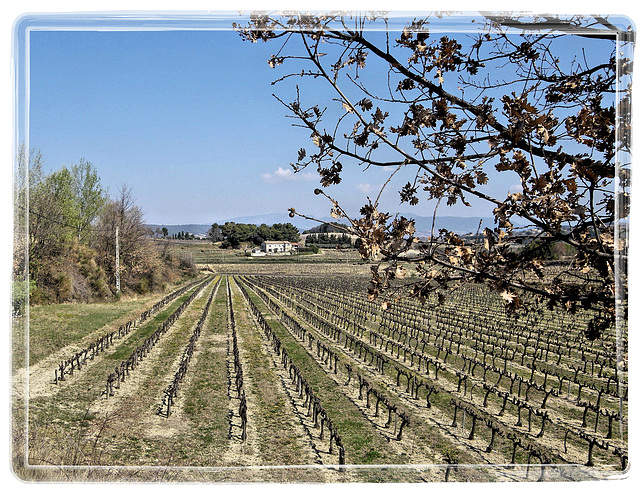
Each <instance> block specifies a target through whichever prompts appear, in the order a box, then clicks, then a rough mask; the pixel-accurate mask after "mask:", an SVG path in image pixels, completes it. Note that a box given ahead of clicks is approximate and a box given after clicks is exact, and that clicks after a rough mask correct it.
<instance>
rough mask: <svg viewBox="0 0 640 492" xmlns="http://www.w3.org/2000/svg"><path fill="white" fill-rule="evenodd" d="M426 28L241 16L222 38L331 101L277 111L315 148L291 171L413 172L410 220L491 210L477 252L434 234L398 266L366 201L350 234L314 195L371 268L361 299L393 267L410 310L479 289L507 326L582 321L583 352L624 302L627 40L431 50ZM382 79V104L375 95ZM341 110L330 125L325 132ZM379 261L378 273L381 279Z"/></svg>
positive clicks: (487, 34)
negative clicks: (467, 208)
mask: <svg viewBox="0 0 640 492" xmlns="http://www.w3.org/2000/svg"><path fill="white" fill-rule="evenodd" d="M439 17H441V16H438V15H430V16H426V17H425V18H423V19H414V20H412V21H410V22H408V23H407V24H406V26H405V27H404V28H403V29H402V30H401V31H400V30H394V29H393V28H392V27H389V26H390V24H389V23H388V22H387V20H386V19H383V18H378V17H376V16H375V15H365V16H358V15H342V14H326V15H306V14H288V15H283V16H268V15H254V16H252V17H251V21H250V22H249V24H248V25H246V26H242V27H241V26H236V28H237V30H238V31H239V33H240V34H241V36H242V37H243V38H244V39H247V40H250V41H252V42H256V41H257V40H263V41H272V42H273V41H276V40H279V39H282V40H283V42H282V47H281V48H280V50H279V51H278V57H277V63H275V62H273V60H271V63H270V65H271V66H272V68H275V67H276V65H277V66H278V69H281V68H280V67H281V66H289V67H291V68H290V72H289V75H287V76H285V77H283V78H287V77H289V76H298V77H300V78H301V79H303V80H307V81H309V83H311V80H321V81H323V82H324V83H325V84H326V85H327V86H328V87H329V88H330V89H331V90H332V91H333V100H332V101H331V102H329V103H328V104H332V105H336V106H334V107H332V110H331V111H328V108H323V107H322V106H321V104H320V102H318V104H315V105H313V106H311V107H309V108H306V109H305V107H304V106H303V104H302V102H301V96H300V89H299V90H298V94H297V95H296V98H295V100H293V101H292V102H290V103H286V102H283V101H282V100H281V102H282V103H283V105H284V106H285V108H286V109H287V110H288V111H289V112H290V113H291V115H292V116H293V117H295V118H296V119H297V120H298V121H297V124H298V126H302V127H303V128H306V129H307V130H308V131H309V134H310V136H311V139H312V141H313V144H314V147H315V148H314V150H313V151H311V152H308V151H307V150H305V149H300V150H299V151H298V160H297V162H296V163H295V164H293V165H292V166H293V168H294V169H295V170H296V171H299V170H301V169H304V168H305V167H307V166H310V165H311V166H314V167H316V168H317V170H318V172H319V174H320V177H321V180H320V181H321V184H322V185H323V187H328V186H331V185H335V184H338V183H340V181H341V173H342V170H343V169H344V168H346V167H347V166H349V165H356V164H364V165H366V166H380V167H386V166H392V167H395V168H400V167H413V168H415V170H416V175H415V180H414V182H413V183H411V182H409V183H407V184H406V185H404V187H403V188H402V189H401V191H400V198H401V201H402V202H408V203H410V204H411V205H416V204H417V203H419V201H420V194H421V193H422V194H424V195H425V196H426V198H427V199H431V200H437V201H438V203H440V201H442V200H444V202H445V203H446V204H447V205H454V204H456V203H458V202H462V203H464V204H466V205H468V199H469V197H473V198H474V199H476V200H479V201H481V202H485V203H488V204H490V205H491V206H492V207H493V215H494V220H495V223H494V225H493V227H486V228H485V229H484V231H483V232H482V234H481V235H480V234H478V238H477V241H475V242H473V243H470V244H468V243H465V242H464V241H463V240H462V238H460V237H458V235H456V234H455V233H453V232H451V231H447V230H440V231H437V232H435V231H434V233H432V234H431V237H430V238H429V239H428V241H427V242H426V243H423V244H422V246H421V248H420V254H419V255H417V256H414V257H411V258H409V257H407V256H406V254H405V253H406V252H407V251H408V249H409V248H410V247H411V245H412V244H413V242H414V239H415V238H414V233H415V228H414V227H413V224H412V223H411V221H409V220H407V219H406V218H403V217H396V218H392V217H391V215H390V214H388V213H385V212H382V211H380V210H378V204H377V202H374V203H372V202H371V201H369V203H367V204H365V205H364V206H363V207H362V209H361V210H360V214H361V217H360V218H349V217H348V216H347V214H346V213H345V212H344V211H343V210H342V209H341V207H340V205H339V204H338V202H337V201H336V200H335V199H333V198H331V197H330V196H329V195H328V194H325V192H323V191H322V190H316V193H317V194H318V193H322V194H323V195H326V196H327V197H328V198H329V199H330V200H331V202H332V215H333V216H334V217H347V218H348V219H349V221H350V223H351V226H350V227H349V232H352V233H354V234H357V235H358V236H359V237H360V238H361V240H362V246H361V248H360V253H361V255H362V257H363V258H365V259H368V260H371V261H374V262H376V264H375V266H374V267H373V268H372V282H371V287H370V290H369V295H370V297H371V298H375V297H376V296H378V295H380V294H382V293H383V292H385V291H387V290H388V289H389V288H390V287H391V284H392V282H391V281H392V280H394V279H395V278H397V277H398V274H397V272H398V264H399V262H406V261H411V262H415V263H417V265H418V267H417V271H418V273H419V274H420V280H419V281H418V282H417V283H414V285H413V286H411V287H410V295H413V296H416V297H418V298H420V299H426V298H427V296H428V294H429V293H430V292H434V291H437V292H438V294H439V295H440V296H442V292H443V289H445V288H448V287H451V286H452V285H455V284H456V283H459V282H463V281H473V282H483V283H487V284H489V285H490V286H492V287H493V288H494V289H496V290H498V291H499V292H501V295H502V298H503V299H504V301H505V307H506V309H507V310H508V311H510V312H514V313H515V312H518V311H520V310H522V309H531V308H535V307H536V306H537V307H542V306H547V307H554V306H561V307H563V308H564V309H567V310H570V311H574V310H576V309H595V310H596V311H595V312H596V313H597V314H595V315H594V318H593V330H592V333H590V336H597V335H598V333H599V332H600V331H601V330H602V329H603V327H605V326H606V325H608V324H610V323H613V322H615V320H616V316H621V315H624V311H620V310H616V298H619V299H622V300H624V299H626V292H627V283H626V275H625V265H626V251H627V244H626V241H625V237H626V234H625V226H624V223H623V222H621V221H622V220H624V219H625V218H626V217H627V215H628V186H629V162H630V155H629V151H630V149H629V129H630V120H629V113H628V111H629V108H630V104H629V102H630V66H631V61H630V54H629V53H630V51H629V48H628V47H629V45H630V44H631V43H632V40H633V33H632V32H630V31H628V30H627V29H626V27H620V26H617V25H614V22H612V21H610V20H608V19H606V18H601V17H575V16H574V17H565V18H560V17H558V18H550V17H526V18H525V17H506V16H499V15H485V17H484V18H476V19H465V18H462V19H461V20H460V22H461V23H462V22H465V21H466V22H468V24H467V27H468V28H469V29H473V28H475V29H477V32H476V34H475V35H474V37H473V39H471V40H470V37H469V36H459V35H448V36H442V35H440V34H438V22H439ZM373 24H375V27H376V29H371V30H369V28H368V27H369V26H370V25H373ZM432 26H433V27H434V28H435V29H433V32H432V30H431V29H432ZM378 27H380V28H381V29H382V30H383V33H382V35H381V34H380V33H379V30H378V29H377V28H378ZM576 39H579V40H580V41H581V42H582V43H584V44H585V45H586V48H585V49H584V50H580V59H578V56H575V57H572V56H571V55H570V54H568V50H570V49H575V47H574V48H570V47H571V46H575V40H576ZM616 40H617V41H620V42H621V43H622V44H621V45H618V44H617V43H616V42H615V41H616ZM296 42H297V44H296ZM294 45H295V46H297V48H296V49H293V48H292V47H293V46H294ZM619 46H622V48H623V49H622V56H620V57H616V53H615V50H616V49H617V48H618V47H619ZM288 50H289V51H290V52H291V55H288V54H287V52H288ZM300 65H302V66H303V68H302V70H299V67H300ZM372 66H375V67H376V68H371V67H372ZM380 67H383V69H382V71H386V73H381V70H380ZM368 70H369V71H371V72H372V73H371V74H369V72H367V71H368ZM376 70H377V72H376ZM382 77H384V78H385V79H386V80H387V81H388V83H387V86H388V91H384V90H382V89H380V88H379V87H380V85H379V84H375V83H374V80H375V79H376V78H378V79H380V78H382ZM283 78H281V79H279V80H282V79H283ZM302 87H303V88H304V86H302ZM615 94H617V95H618V96H619V98H620V100H621V104H620V106H619V108H616V101H615V99H616V98H615V96H614V95H615ZM316 97H320V96H319V95H317V94H316ZM355 101H358V102H355ZM374 108H375V109H374ZM340 109H341V110H342V113H341V114H342V115H341V116H339V117H335V116H334V117H331V116H326V115H330V114H331V115H336V114H339V113H336V111H339V110H340ZM325 119H326V121H325ZM616 161H617V163H618V166H617V167H616ZM500 173H502V174H505V173H506V174H509V175H511V176H513V178H512V179H513V180H514V181H516V182H518V183H519V184H520V188H521V190H519V191H517V192H511V193H509V192H506V193H505V191H504V190H502V191H500V190H497V189H496V188H492V187H491V186H490V185H491V184H492V180H494V179H495V178H496V177H497V176H498V175H499V174H500ZM616 187H618V189H619V190H621V191H620V192H619V193H618V192H616ZM291 210H292V212H291V213H292V214H296V213H297V212H295V210H294V209H291ZM436 210H437V207H436ZM514 218H517V219H519V221H521V222H524V223H526V224H527V225H528V226H529V228H530V231H531V230H532V231H533V234H534V236H535V238H536V239H537V240H538V241H540V242H541V243H542V244H543V245H550V244H558V243H560V244H566V245H568V246H570V247H571V248H573V249H574V250H575V251H576V255H575V257H574V258H573V260H572V261H571V264H570V265H569V266H568V268H567V269H565V270H564V273H562V274H558V275H552V276H550V275H548V273H547V272H546V271H545V269H544V268H543V261H544V258H543V257H542V255H537V254H536V249H535V248H533V253H531V254H528V255H526V256H523V255H520V254H519V253H518V248H519V246H520V245H521V244H522V243H523V242H524V241H526V237H525V236H524V235H523V231H522V229H521V228H519V227H516V226H515V225H514V221H513V219H514ZM530 231H528V232H529V234H531V232H530ZM478 232H480V231H478ZM380 261H384V262H387V263H388V264H389V265H388V266H387V267H385V268H380V266H379V265H378V262H380ZM619 305H620V306H622V305H624V303H620V304H619Z"/></svg>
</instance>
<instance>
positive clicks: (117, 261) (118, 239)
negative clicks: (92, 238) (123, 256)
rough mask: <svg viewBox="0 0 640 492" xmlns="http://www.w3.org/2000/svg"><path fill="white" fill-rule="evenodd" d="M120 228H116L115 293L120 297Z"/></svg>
mask: <svg viewBox="0 0 640 492" xmlns="http://www.w3.org/2000/svg"><path fill="white" fill-rule="evenodd" d="M119 233H120V228H119V227H118V226H116V292H117V293H118V295H120V237H119Z"/></svg>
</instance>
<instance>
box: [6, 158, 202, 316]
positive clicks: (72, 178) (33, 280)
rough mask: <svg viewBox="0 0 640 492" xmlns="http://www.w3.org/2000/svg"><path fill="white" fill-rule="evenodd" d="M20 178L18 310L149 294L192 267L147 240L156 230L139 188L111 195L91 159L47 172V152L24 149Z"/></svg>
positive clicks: (16, 222) (17, 203)
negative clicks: (146, 222) (137, 195)
mask: <svg viewBox="0 0 640 492" xmlns="http://www.w3.org/2000/svg"><path fill="white" fill-rule="evenodd" d="M16 175H17V179H16V182H15V185H14V186H15V189H14V197H15V198H14V199H15V207H14V238H15V239H14V263H13V271H14V280H15V282H14V294H16V296H15V297H16V299H15V301H14V310H15V311H17V312H19V311H21V310H22V309H23V308H24V303H25V302H26V299H27V297H28V298H29V299H30V300H31V302H33V303H49V302H66V301H71V300H80V301H89V300H93V299H96V298H110V297H114V296H115V297H117V296H119V295H120V293H121V292H138V293H146V292H148V291H150V290H154V289H156V288H159V287H162V286H163V285H165V284H166V283H167V282H170V281H172V280H174V279H175V278H176V275H179V269H180V266H182V267H186V266H187V265H180V263H177V262H174V260H173V259H172V258H171V256H170V255H169V253H168V252H167V251H166V250H165V251H161V250H158V249H157V248H156V247H155V246H154V245H153V244H152V243H151V242H150V241H148V240H147V239H148V237H149V236H150V235H151V233H152V232H151V231H150V230H149V229H148V228H147V227H146V226H145V225H144V220H143V219H144V214H143V211H142V209H141V208H140V207H138V206H137V205H136V204H135V198H134V196H133V192H132V189H131V188H130V187H129V186H127V185H122V187H121V188H120V189H119V190H118V191H117V192H116V193H115V194H114V196H110V195H109V192H108V190H107V189H106V188H105V187H104V186H103V185H102V182H101V180H100V176H99V175H98V172H97V170H96V168H95V166H94V165H93V164H92V163H91V162H89V161H87V160H85V159H81V160H80V162H79V163H77V164H72V165H70V166H62V167H61V168H60V169H57V170H55V171H52V172H50V173H46V172H45V170H44V157H43V155H42V154H41V153H40V152H39V151H35V150H31V151H27V149H26V148H24V147H22V148H21V149H20V150H19V153H18V156H17V173H16ZM116 230H117V235H118V237H117V239H116ZM116 241H117V242H118V250H119V251H118V252H119V274H120V288H121V290H120V292H118V290H117V288H116V281H115V279H116V261H115V258H116ZM27 267H28V270H27ZM27 271H28V278H27ZM191 273H192V272H191Z"/></svg>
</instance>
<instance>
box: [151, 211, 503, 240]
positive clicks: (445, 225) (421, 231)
mask: <svg viewBox="0 0 640 492" xmlns="http://www.w3.org/2000/svg"><path fill="white" fill-rule="evenodd" d="M400 215H402V216H404V217H406V218H407V219H413V220H414V221H415V224H416V235H417V236H419V237H426V236H429V235H431V220H432V218H431V217H422V216H419V215H415V214H400ZM319 219H320V220H322V221H324V222H335V220H336V219H334V218H332V217H319ZM481 221H482V223H481ZM213 222H214V221H211V223H213ZM225 222H237V223H240V224H256V225H260V224H266V225H269V226H271V225H273V224H286V223H287V222H288V223H290V224H293V225H294V226H295V227H297V228H298V230H299V231H300V232H303V231H306V230H308V229H311V228H313V227H316V226H318V225H319V223H318V222H315V221H312V220H308V219H303V218H300V217H294V218H291V217H289V215H288V214H286V213H272V214H262V215H249V216H244V217H233V218H230V219H227V220H220V221H218V223H219V224H224V223H225ZM479 225H480V230H481V231H482V230H483V229H484V228H485V227H490V228H491V227H494V226H495V225H494V221H493V217H452V216H439V217H436V222H435V227H434V233H435V234H436V235H437V234H438V229H448V230H450V231H453V232H455V233H457V234H466V233H469V232H472V233H473V232H476V231H477V230H478V226H479ZM147 227H150V228H151V229H152V230H154V231H155V230H156V228H158V227H159V228H160V229H162V228H163V227H166V228H167V230H168V231H169V235H172V234H177V233H179V232H181V231H184V232H188V233H190V234H206V233H207V231H208V230H209V228H210V227H211V224H178V225H163V224H147Z"/></svg>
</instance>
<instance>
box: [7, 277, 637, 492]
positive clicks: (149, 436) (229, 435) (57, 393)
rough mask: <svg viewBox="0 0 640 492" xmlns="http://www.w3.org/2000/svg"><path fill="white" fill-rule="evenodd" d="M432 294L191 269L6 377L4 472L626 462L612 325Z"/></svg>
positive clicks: (297, 477) (263, 476) (169, 472)
mask: <svg viewBox="0 0 640 492" xmlns="http://www.w3.org/2000/svg"><path fill="white" fill-rule="evenodd" d="M302 271H304V270H302ZM232 272H233V273H232ZM437 304H438V303H437V301H436V300H434V301H433V302H426V303H425V304H424V305H423V304H420V303H419V302H417V301H414V300H412V299H406V298H405V299H398V300H397V301H396V302H394V303H390V304H389V305H388V306H384V308H385V309H383V306H382V305H381V303H380V302H371V301H369V300H367V298H366V277H364V276H358V275H352V274H337V275H336V274H334V275H329V274H326V275H321V274H315V275H306V274H300V273H298V274H295V275H294V274H288V273H284V272H283V273H271V274H263V273H259V271H251V272H249V270H247V271H245V272H244V273H241V272H238V271H235V270H231V271H227V272H222V271H217V273H213V272H212V271H211V270H209V271H208V273H207V275H205V276H201V277H199V278H198V279H197V280H195V281H193V282H191V283H189V284H186V285H183V286H179V287H176V288H175V289H174V290H173V291H171V292H169V293H167V294H166V295H164V296H162V297H159V298H149V299H148V300H147V301H146V304H144V305H140V306H138V307H137V308H135V309H132V310H131V311H129V312H128V313H126V315H124V316H122V315H121V314H117V315H114V316H113V319H112V320H111V321H110V322H108V323H106V324H104V325H101V326H97V327H95V328H94V327H89V325H88V327H87V332H86V333H84V334H83V335H82V336H80V335H78V337H77V339H75V340H74V341H73V342H72V343H66V342H65V343H62V342H61V344H60V346H58V347H52V348H51V349H50V350H49V353H48V354H45V355H44V356H43V357H42V359H41V360H39V361H37V362H36V363H33V364H32V365H30V366H29V368H28V378H27V377H26V372H27V371H26V370H23V371H21V370H20V369H18V370H16V371H15V372H14V391H15V392H16V394H17V395H18V399H20V398H24V400H25V403H28V405H26V418H25V420H26V422H27V424H28V425H26V426H25V428H24V430H23V432H24V434H20V432H14V445H16V450H17V453H18V456H14V467H16V465H15V463H16V462H17V461H19V460H20V459H26V460H27V462H28V465H29V466H28V469H27V470H26V471H24V473H25V474H27V478H29V477H30V478H33V477H35V476H37V477H40V478H43V477H44V478H48V479H51V480H65V479H69V477H75V478H78V476H79V475H77V474H78V473H82V475H81V476H80V477H81V478H83V479H99V480H140V479H143V480H164V481H171V480H183V481H190V480H203V479H204V480H210V481H252V480H253V481H255V480H261V481H283V482H284V481H334V482H341V481H344V482H348V481H360V482H362V481H411V482H415V481H467V480H471V481H486V480H506V481H508V480H528V481H538V480H540V481H544V480H583V479H597V478H602V477H606V476H612V475H618V474H621V473H622V471H623V470H625V469H626V468H627V425H628V420H627V415H628V413H627V412H628V408H627V403H628V387H627V381H626V358H625V357H622V358H619V353H622V354H626V348H627V347H626V343H627V341H626V334H625V333H626V330H624V329H623V330H622V333H623V334H622V336H619V335H618V336H617V335H616V333H615V331H612V332H611V333H606V334H605V335H604V336H603V337H602V338H600V339H598V340H596V341H589V340H587V339H586V338H585V336H584V331H585V327H586V321H585V319H586V318H585V319H583V318H581V317H580V316H578V315H575V316H571V315H569V314H567V313H565V312H561V311H558V312H543V313H531V314H528V315H523V316H520V317H519V318H518V319H514V318H510V317H508V316H507V315H506V314H505V311H504V308H503V306H502V304H501V303H500V300H499V296H496V295H494V294H493V293H490V292H489V291H488V290H485V289H484V288H483V287H482V286H479V285H469V286H466V287H461V288H460V289H459V290H458V291H456V292H455V293H453V294H452V295H451V296H450V297H449V298H448V299H447V301H446V302H445V303H444V304H443V305H437ZM45 336H46V334H39V333H37V332H34V333H32V334H30V337H29V344H30V349H31V347H35V345H37V344H38V343H39V340H40V337H45ZM621 360H622V362H620V361H621ZM27 381H28V386H27V384H26V382H27ZM21 391H28V393H21ZM25 394H28V398H26V397H24V396H23V395H25ZM16 434H17V437H16ZM20 436H22V437H20ZM16 443H18V444H16ZM470 465H474V466H470ZM29 474H30V475H29ZM74 474H75V475H74Z"/></svg>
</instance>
